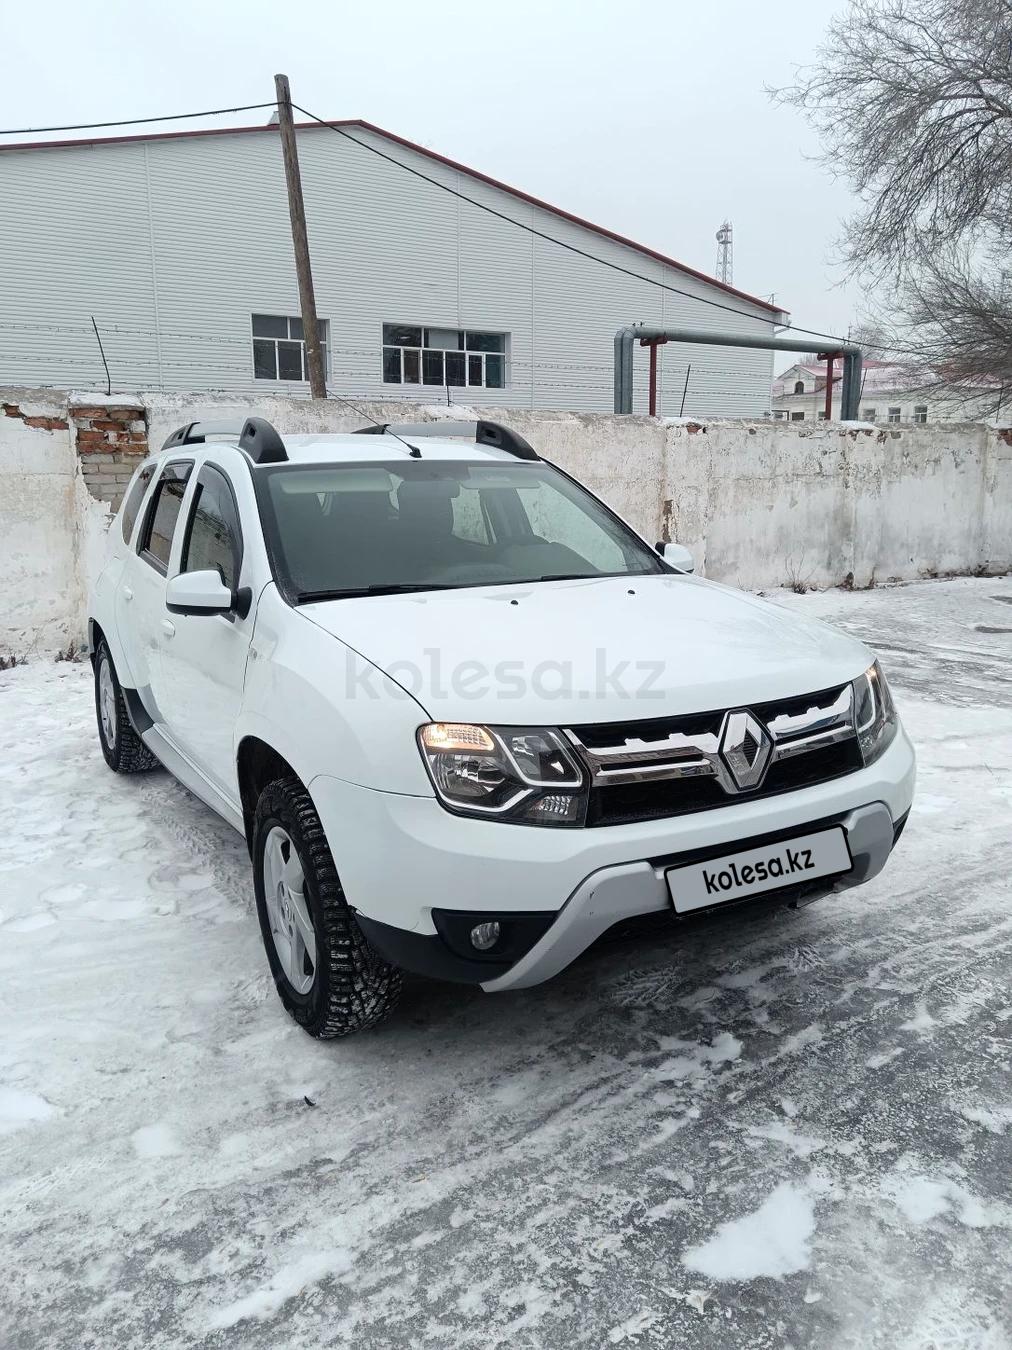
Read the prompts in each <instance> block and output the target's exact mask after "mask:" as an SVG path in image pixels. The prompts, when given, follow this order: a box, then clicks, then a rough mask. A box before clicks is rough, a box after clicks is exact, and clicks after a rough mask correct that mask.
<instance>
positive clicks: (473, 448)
mask: <svg viewBox="0 0 1012 1350" xmlns="http://www.w3.org/2000/svg"><path fill="white" fill-rule="evenodd" d="M283 439H284V443H285V450H286V451H287V452H288V462H289V463H290V464H328V463H330V464H375V463H380V462H382V463H387V464H388V463H390V462H391V461H393V460H398V459H401V458H403V459H410V458H411V456H410V454H409V449H408V447H409V446H411V445H415V444H417V447H418V449H419V451H420V454H421V458H422V460H456V461H460V460H468V461H470V462H471V463H474V462H476V461H477V462H484V463H492V464H523V463H528V462H530V461H525V460H522V459H519V458H518V457H517V456H516V455H514V454H512V453H511V452H510V451H508V450H500V449H498V448H496V447H495V446H488V445H477V444H476V443H475V442H474V441H473V440H468V439H465V438H463V437H460V438H457V437H449V436H447V437H445V438H444V437H437V436H425V437H424V438H422V437H419V438H418V440H417V442H414V441H412V439H411V436H410V435H407V436H405V437H404V439H403V440H402V439H401V438H400V437H398V436H391V435H389V434H384V435H376V436H372V435H369V436H362V435H356V434H354V433H349V432H325V433H319V434H313V433H309V434H302V435H285V436H284V437H283ZM215 447H222V448H227V449H229V450H235V451H237V452H238V453H240V454H243V455H244V458H245V454H244V452H243V451H242V450H241V449H240V446H239V441H238V438H237V437H235V436H214V437H213V439H212V438H211V437H210V436H209V437H208V439H207V440H206V441H205V442H201V443H197V444H193V443H191V444H189V445H173V446H167V447H164V448H163V451H162V454H161V455H160V456H159V458H162V457H163V456H164V457H165V458H171V459H179V458H181V457H183V456H185V455H186V454H187V452H188V451H189V452H190V453H192V451H193V450H194V449H197V448H199V449H201V450H205V451H208V452H210V451H212V450H213V449H214V448H215ZM534 462H537V461H534Z"/></svg>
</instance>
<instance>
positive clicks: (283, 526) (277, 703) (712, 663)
mask: <svg viewBox="0 0 1012 1350" xmlns="http://www.w3.org/2000/svg"><path fill="white" fill-rule="evenodd" d="M363 430H364V431H365V432H367V433H371V434H367V435H363V434H352V435H321V436H306V435H303V436H290V437H286V438H285V440H284V441H282V439H281V437H280V436H279V435H278V433H277V432H276V431H275V430H274V428H273V427H272V426H270V424H269V423H267V422H264V421H262V420H261V419H258V418H253V417H251V418H249V419H248V420H247V421H246V422H245V424H244V425H243V426H242V427H241V428H235V427H233V428H222V427H221V426H215V425H213V424H201V423H194V424H191V425H189V426H186V427H182V428H180V429H179V430H178V431H176V432H174V433H173V434H172V435H171V436H170V437H169V438H168V440H167V441H166V443H165V445H164V446H163V448H162V450H161V452H160V453H159V454H157V455H155V456H153V457H152V458H151V459H149V460H148V461H147V462H146V463H144V464H143V465H142V466H141V468H140V469H139V470H138V471H137V474H136V476H135V478H134V479H133V482H132V483H131V486H130V488H129V490H128V492H127V494H126V497H125V499H124V502H123V506H122V508H121V510H120V512H119V515H118V517H117V519H116V521H115V523H114V524H113V526H112V530H111V534H110V543H109V553H108V558H107V561H106V563H105V566H104V569H103V571H102V573H101V575H100V577H99V579H98V582H97V585H96V588H95V592H94V595H93V597H92V600H91V608H90V622H89V637H90V646H91V651H92V660H93V663H94V669H95V701H96V707H97V712H98V730H99V736H100V738H101V743H102V750H103V753H104V755H105V759H106V762H107V763H108V764H109V766H110V768H112V769H114V770H116V771H117V772H120V773H130V772H134V771H137V770H142V769H148V768H151V767H153V766H154V765H155V764H157V763H161V764H163V765H164V766H165V767H166V768H168V769H169V770H170V771H171V772H172V773H173V774H175V775H176V777H177V778H178V779H180V781H181V782H183V783H184V784H185V785H186V786H187V787H188V788H190V789H191V790H192V791H193V792H194V793H196V794H197V796H199V797H200V798H202V800H203V801H205V802H206V803H207V804H208V805H210V806H211V807H212V808H213V809H214V810H216V811H217V812H218V813H219V814H220V815H222V816H223V817H224V818H225V819H226V820H227V821H229V822H230V823H231V824H232V825H234V826H235V828H236V829H237V830H240V831H242V832H243V834H244V835H245V837H246V841H247V844H248V846H249V850H250V854H251V856H252V860H253V879H254V887H255V892H256V903H257V911H258V914H259V918H260V926H261V929H262V932H263V940H264V946H265V947H266V950H267V959H268V961H269V963H270V968H271V972H272V974H273V976H274V980H275V982H276V984H277V988H278V992H279V993H280V995H281V999H282V1001H283V1003H284V1005H285V1007H286V1008H287V1009H288V1011H289V1012H290V1013H291V1014H292V1016H293V1017H294V1018H295V1019H296V1021H298V1022H299V1024H300V1025H301V1026H303V1027H304V1028H305V1030H306V1031H308V1032H309V1033H310V1034H311V1035H314V1036H340V1035H345V1034H347V1033H349V1032H352V1031H356V1030H359V1029H361V1028H363V1027H366V1026H369V1025H371V1024H373V1023H375V1022H376V1021H378V1020H379V1019H380V1018H381V1017H383V1016H384V1015H385V1014H386V1013H387V1012H389V1010H390V1009H391V1007H392V1006H393V1004H394V1002H395V1001H396V997H397V993H398V990H399V986H400V979H401V975H400V972H401V970H409V971H414V972H418V973H421V974H424V975H430V976H434V977H437V978H439V979H444V980H458V981H461V982H464V983H473V984H480V985H481V986H482V988H483V989H486V990H489V991H499V990H507V989H518V988H523V987H524V986H527V985H533V984H537V983H538V982H539V981H542V980H545V979H548V978H549V977H550V976H552V975H554V974H556V972H558V971H560V970H562V969H563V968H564V967H565V966H567V965H568V964H569V963H570V962H571V961H572V960H573V959H574V957H576V956H577V955H578V954H579V953H580V952H582V951H583V950H584V949H585V948H586V947H588V946H589V945H590V944H591V943H592V942H594V941H595V939H597V938H598V937H599V936H601V935H602V934H603V933H605V932H606V931H607V930H608V929H610V928H612V927H613V926H615V925H621V924H624V923H626V922H627V921H628V920H630V919H631V918H633V917H635V916H640V915H667V916H669V917H670V919H671V920H672V921H673V922H677V921H678V920H679V919H680V918H681V917H682V916H685V915H687V914H692V913H695V912H698V911H705V910H708V909H711V908H717V907H720V906H727V905H732V904H736V903H741V902H746V901H750V900H752V899H753V898H754V897H765V898H767V899H768V898H769V897H770V896H771V894H772V896H773V898H774V900H780V901H782V902H783V903H786V904H797V903H798V902H799V900H805V901H807V900H808V899H810V898H813V897H814V896H815V895H817V894H824V893H827V892H830V891H837V890H840V889H841V888H843V887H848V886H854V885H857V884H859V883H861V882H863V881H867V880H868V879H869V878H870V877H873V876H875V874H876V873H877V872H879V871H880V870H881V869H882V867H883V866H884V865H885V862H886V859H887V858H888V856H889V853H890V850H891V849H892V847H893V844H894V843H895V842H896V840H897V838H898V837H899V833H900V831H901V830H902V828H903V824H904V822H905V820H906V817H907V813H908V811H909V809H910V803H911V798H912V794H913V787H914V755H913V751H912V749H911V746H910V742H909V741H908V740H907V737H906V735H905V734H904V732H903V730H902V728H901V727H900V724H899V721H898V719H897V716H896V711H895V708H894V706H893V701H892V698H891V697H890V693H889V688H888V686H887V684H886V681H885V678H884V676H883V674H882V672H881V670H880V668H879V666H878V664H877V662H876V661H875V659H874V655H873V654H872V653H871V652H870V651H869V650H868V649H867V648H866V647H865V646H863V645H862V644H861V643H860V642H858V641H855V640H854V639H853V638H850V637H846V636H844V635H842V634H840V633H837V632H834V631H833V630H832V629H830V628H827V627H825V626H824V625H822V624H820V623H816V622H813V621H811V620H808V619H804V618H799V617H798V616H797V615H795V614H792V613H789V612H787V611H785V610H784V609H781V608H778V607H777V606H775V605H772V604H768V603H765V602H763V601H761V600H757V599H755V598H753V597H752V596H750V595H745V594H743V593H741V592H739V591H735V590H732V589H729V588H728V587H725V586H719V585H716V584H714V583H712V582H708V581H703V580H700V579H698V578H696V577H693V576H692V575H690V574H689V573H690V572H691V566H692V563H691V558H690V556H689V555H688V553H687V551H686V550H685V549H680V548H678V547H677V546H675V545H671V544H668V545H666V546H665V545H660V544H659V545H658V546H657V548H656V550H655V549H653V548H650V547H649V546H648V545H647V544H646V543H644V542H643V540H642V539H640V538H639V537H638V536H637V535H636V534H635V533H634V531H633V530H632V529H630V528H629V526H628V525H626V524H624V523H623V521H621V520H620V519H619V518H618V517H617V516H616V515H615V514H614V513H613V512H612V511H610V510H609V509H608V508H607V507H606V506H605V505H604V504H603V503H602V502H600V501H599V500H598V499H597V498H595V497H594V496H592V495H591V494H590V493H589V492H588V491H587V490H586V489H584V488H582V487H581V486H580V485H579V484H578V483H576V482H574V480H573V479H572V478H570V477H569V476H568V475H567V474H565V473H563V472H562V471H561V470H559V469H557V468H555V467H553V466H552V465H550V464H548V463H547V462H545V461H544V460H543V459H541V458H540V457H539V456H538V454H537V453H536V452H535V451H534V450H533V449H532V448H531V446H530V445H528V444H527V442H526V441H524V440H522V439H521V438H520V437H518V436H516V435H515V434H513V433H512V432H510V431H508V430H507V429H506V428H504V427H501V426H498V425H496V424H495V423H490V422H477V423H474V422H471V423H440V422H434V423H424V424H420V425H413V426H401V427H366V428H364V429H363Z"/></svg>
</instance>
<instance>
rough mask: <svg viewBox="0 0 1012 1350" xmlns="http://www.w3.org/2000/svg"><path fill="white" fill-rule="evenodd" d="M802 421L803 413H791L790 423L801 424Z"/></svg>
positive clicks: (803, 418)
mask: <svg viewBox="0 0 1012 1350" xmlns="http://www.w3.org/2000/svg"><path fill="white" fill-rule="evenodd" d="M804 420H805V414H804V413H803V412H799V413H794V412H792V413H791V421H792V422H803V421H804Z"/></svg>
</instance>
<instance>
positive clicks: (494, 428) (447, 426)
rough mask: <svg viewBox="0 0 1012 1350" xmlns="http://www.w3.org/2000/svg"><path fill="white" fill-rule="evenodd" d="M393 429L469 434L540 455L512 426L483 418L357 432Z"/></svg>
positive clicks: (520, 455)
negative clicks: (510, 427) (511, 429)
mask: <svg viewBox="0 0 1012 1350" xmlns="http://www.w3.org/2000/svg"><path fill="white" fill-rule="evenodd" d="M386 432H390V433H392V434H393V435H395V436H411V437H419V436H423V437H424V436H440V437H443V436H445V437H450V438H452V437H466V438H467V439H468V440H473V441H474V443H475V444H476V445H490V446H493V447H494V448H495V449H496V450H505V451H506V452H507V453H508V454H511V455H515V456H516V458H517V459H532V460H538V459H540V458H541V456H540V455H539V454H538V452H537V451H536V450H535V449H534V447H533V445H531V444H530V442H529V441H525V440H524V438H523V437H522V436H518V435H517V433H516V432H515V431H510V429H509V427H504V426H503V425H502V423H500V422H486V421H484V420H483V419H482V418H478V419H476V420H475V421H468V422H454V421H443V420H439V421H436V422H383V423H377V425H376V426H372V427H359V428H358V431H357V432H356V435H359V436H382V435H384V434H385V433H386Z"/></svg>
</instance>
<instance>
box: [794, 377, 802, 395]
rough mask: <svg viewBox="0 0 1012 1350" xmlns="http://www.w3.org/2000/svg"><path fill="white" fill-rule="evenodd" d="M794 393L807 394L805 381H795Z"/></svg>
mask: <svg viewBox="0 0 1012 1350" xmlns="http://www.w3.org/2000/svg"><path fill="white" fill-rule="evenodd" d="M794 392H795V393H796V394H803V393H804V392H805V382H804V380H795V382H794Z"/></svg>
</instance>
